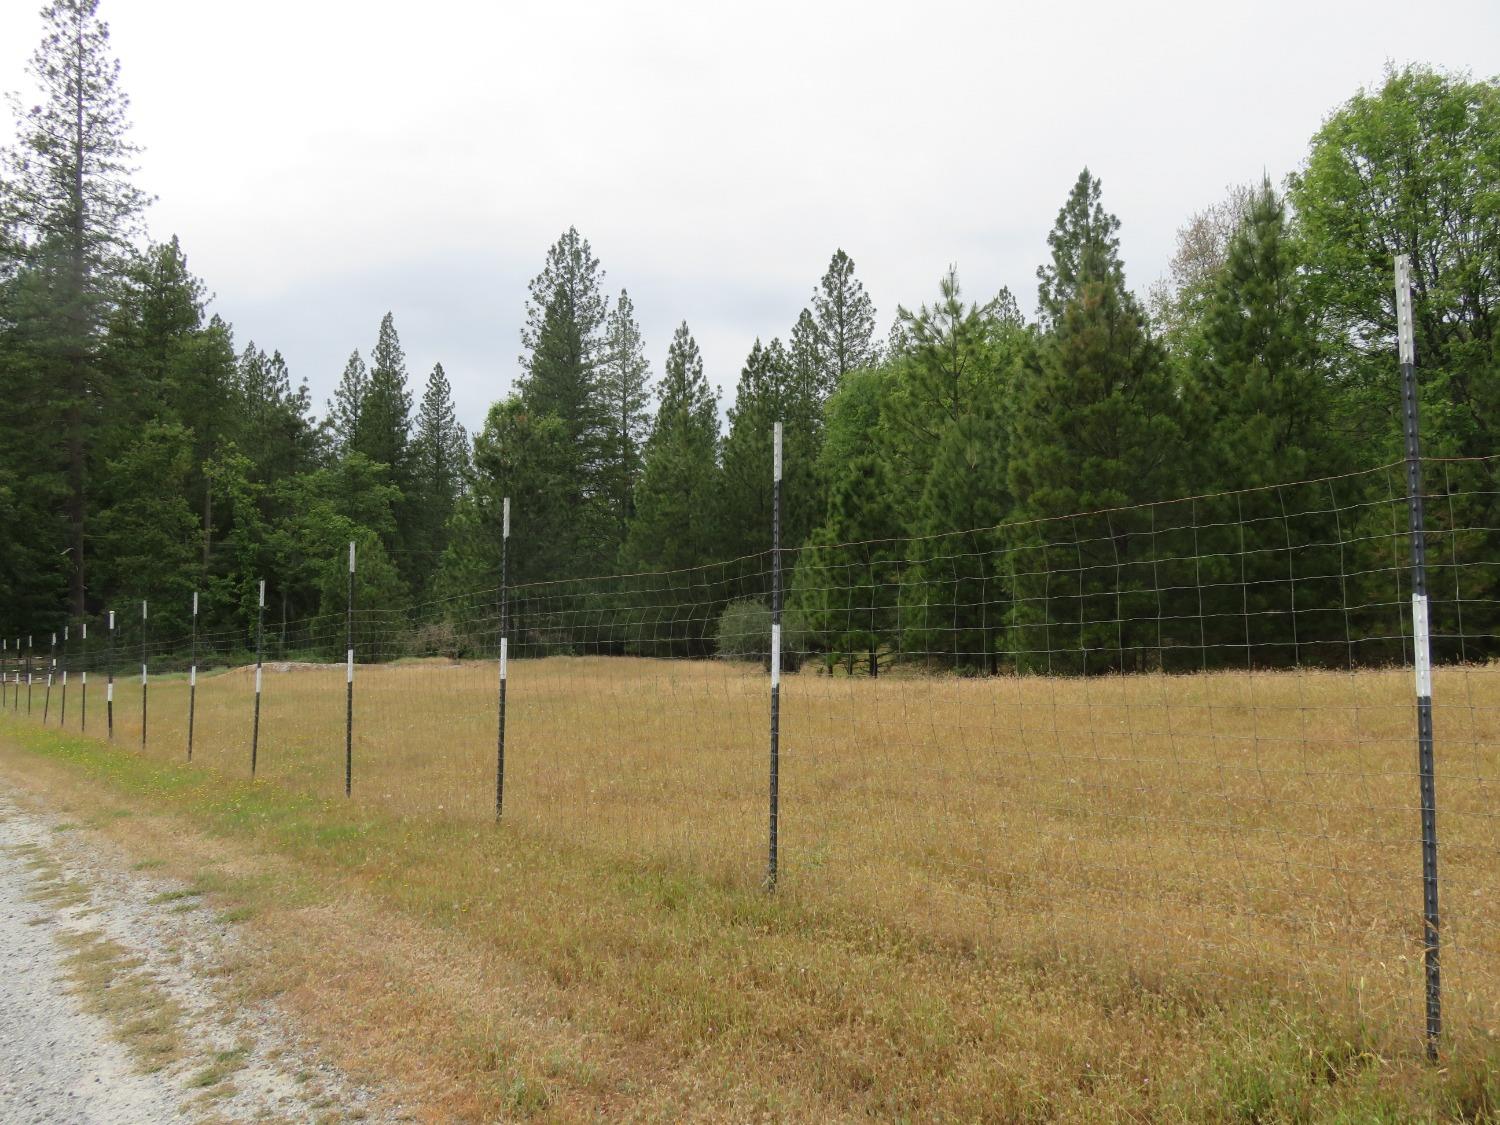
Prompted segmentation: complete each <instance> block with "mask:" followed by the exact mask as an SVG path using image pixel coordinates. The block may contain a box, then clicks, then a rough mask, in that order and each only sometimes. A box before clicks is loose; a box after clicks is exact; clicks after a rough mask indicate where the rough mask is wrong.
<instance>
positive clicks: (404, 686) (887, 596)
mask: <svg viewBox="0 0 1500 1125" xmlns="http://www.w3.org/2000/svg"><path fill="white" fill-rule="evenodd" d="M1424 469H1425V476H1424V479H1425V482H1426V491H1425V499H1426V508H1427V529H1426V535H1425V540H1424V542H1425V546H1426V550H1427V572H1428V577H1429V589H1428V594H1427V602H1426V615H1427V618H1428V622H1427V624H1428V628H1429V630H1430V642H1431V650H1432V658H1433V662H1434V670H1433V671H1432V673H1431V681H1432V686H1431V697H1432V710H1433V715H1432V722H1433V729H1434V731H1435V751H1436V753H1435V758H1436V771H1435V773H1436V794H1437V796H1436V806H1437V814H1438V818H1439V819H1438V826H1439V829H1440V832H1441V841H1442V853H1441V854H1442V863H1443V866H1442V882H1441V885H1442V888H1443V912H1442V921H1441V934H1442V957H1443V971H1444V981H1445V985H1446V988H1445V992H1444V998H1445V1003H1446V1012H1445V1016H1446V1030H1445V1034H1446V1035H1448V1036H1451V1037H1456V1038H1457V1039H1460V1040H1461V1039H1462V1037H1463V1036H1465V1035H1469V1034H1484V1035H1492V1034H1494V1029H1495V1027H1496V1026H1497V1023H1500V925H1497V923H1500V905H1497V904H1500V819H1497V811H1496V803H1495V796H1496V792H1497V787H1500V768H1497V767H1500V668H1497V666H1496V664H1495V663H1494V658H1495V656H1496V652H1497V649H1500V482H1497V469H1500V459H1480V460H1462V461H1457V460H1430V461H1427V462H1425V464H1424ZM1405 473H1406V465H1405V464H1404V463H1397V464H1393V465H1389V466H1384V467H1379V468H1375V469H1371V470H1368V471H1364V472H1358V473H1352V474H1347V475H1343V476H1338V477H1333V478H1327V479H1322V480H1315V481H1307V482H1300V483H1289V484H1282V485H1276V486H1269V487H1265V488H1257V489H1251V490H1246V491H1240V492H1231V493H1223V494H1217V495H1212V496H1198V497H1192V498H1187V499H1180V500H1172V501H1167V502H1163V503H1157V504H1148V505H1140V506H1135V507H1129V508H1120V509H1114V510H1109V511H1102V512H1095V513H1087V514H1078V515H1069V516H1064V517H1059V518H1056V519H1049V520H1040V521H1034V522H1029V523H1018V524H1009V525H1003V526H999V527H992V528H984V529H973V530H966V531H962V532H955V533H951V534H945V535H934V536H928V537H922V538H908V539H898V540H887V541H880V542H870V543H843V544H834V543H822V542H817V541H814V542H812V543H810V544H808V545H806V546H804V547H801V548H798V549H785V550H781V551H779V552H773V551H770V550H768V551H767V552H764V553H762V554H757V555H752V556H748V557H745V558H740V559H735V560H729V561H725V562H720V563H714V564H711V565H706V566H702V567H698V568H695V569H691V570H684V571H675V572H671V573H653V574H630V575H614V576H609V577H604V578H590V579H567V580H557V581H549V582H535V583H528V584H524V585H519V586H516V587H514V588H511V589H502V588H498V587H497V588H491V589H483V590H476V591H474V592H472V593H469V594H465V595H462V596H457V597H450V598H446V599H443V600H438V601H432V602H428V603H425V604H422V605H419V606H415V607H410V608H403V609H391V608H387V607H381V606H358V605H355V606H354V607H353V609H352V611H347V612H345V613H334V614H327V615H323V616H317V617H311V618H305V619H299V620H292V621H285V620H278V619H276V618H275V617H274V616H272V617H271V618H269V619H268V620H266V621H265V623H264V625H263V627H262V628H261V629H259V630H257V627H256V620H257V619H256V617H254V616H251V617H250V618H249V620H248V622H247V623H242V624H240V625H239V626H237V627H235V628H232V629H219V630H201V631H200V630H198V629H197V628H196V619H194V621H195V626H194V628H192V629H191V630H180V629H179V630H175V631H173V632H172V633H170V634H169V633H167V632H166V631H165V630H160V631H158V630H156V629H154V628H153V618H152V617H151V616H150V615H148V614H146V613H143V612H142V611H141V608H140V607H139V606H134V607H130V606H121V607H117V609H116V611H115V619H114V627H113V628H110V624H109V618H108V615H107V614H106V615H102V616H100V617H97V618H91V619H90V620H89V621H88V622H87V626H88V630H87V637H86V638H85V637H84V636H83V628H82V627H83V625H84V624H85V623H84V622H75V623H72V624H71V625H70V627H69V630H68V633H67V635H66V636H63V635H61V634H60V635H59V637H58V642H57V645H56V647H55V649H54V647H53V646H52V644H51V637H50V634H49V635H48V636H46V637H42V636H37V635H33V636H32V637H30V638H26V637H20V638H9V639H7V642H6V644H7V647H6V650H5V653H4V656H5V660H6V666H5V669H4V671H5V677H4V678H5V681H6V685H7V694H6V697H5V700H4V705H5V707H7V708H8V709H9V710H10V711H11V712H12V713H13V714H26V713H28V707H29V712H30V714H31V717H32V718H33V720H41V719H42V718H43V717H45V721H46V722H48V723H52V724H63V725H65V726H66V727H68V728H74V729H78V730H82V731H85V732H86V733H88V734H91V735H97V736H99V737H101V738H104V737H110V728H109V725H108V724H109V723H110V722H112V734H113V738H114V741H115V742H116V743H117V744H119V745H120V746H121V747H122V748H132V749H133V748H137V747H142V746H143V747H144V748H145V752H146V753H148V754H150V755H152V756H156V757H160V758H163V759H168V760H176V759H183V760H185V759H186V758H187V755H188V746H189V732H190V727H189V724H190V723H191V742H192V759H191V760H192V764H193V767H194V768H201V769H205V770H212V771H218V772H220V773H222V774H223V775H225V776H226V777H239V778H243V777H247V776H249V774H250V772H251V768H252V766H251V764H252V752H254V753H255V755H256V760H255V767H254V768H255V776H256V778H257V779H258V781H259V782H262V783H265V784H270V785H279V786H285V787H287V788H289V789H292V790H295V791H298V792H303V793H312V794H316V795H318V796H320V797H328V798H333V797H338V796H341V795H342V794H344V793H345V791H346V785H347V784H349V783H350V782H351V781H352V786H351V791H352V798H353V799H354V800H355V801H359V802H365V803H368V804H369V805H372V806H377V807H380V808H383V809H385V810H388V811H389V812H391V813H394V814H398V815H403V816H441V817H445V818H456V819H463V820H470V821H474V822H491V821H493V820H494V819H495V818H496V815H497V811H498V805H497V797H498V790H499V784H500V782H501V780H502V777H501V776H498V774H499V771H500V770H501V769H503V783H504V807H503V817H502V818H501V824H502V825H503V826H506V827H507V828H512V826H513V828H512V830H515V831H523V832H526V833H529V834H532V835H533V836H535V837H537V838H540V839H542V840H544V841H545V840H555V841H557V842H558V844H559V845H565V846H567V847H581V848H585V849H587V850H589V851H590V852H592V853H594V854H596V855H597V856H598V857H599V859H600V861H601V862H606V863H611V864H617V865H619V866H620V867H621V868H622V869H631V868H641V867H644V868H650V869H652V870H665V871H681V872H685V873H690V874H692V875H693V876H694V877H699V878H706V879H710V880H714V881H717V882H721V883H723V884H726V885H732V886H737V885H750V884H754V883H757V882H760V881H762V880H764V879H765V876H766V868H765V855H766V851H765V848H766V836H767V820H766V810H767V782H768V771H767V764H768V744H769V737H770V711H769V706H770V696H769V690H770V681H771V679H772V676H771V674H770V673H771V670H772V665H773V663H775V664H776V665H778V669H777V670H778V672H779V687H780V700H779V740H780V741H779V752H780V774H779V810H778V812H779V821H778V830H779V835H780V871H779V886H780V891H779V893H783V894H790V895H795V896H798V897H799V898H802V899H805V900H807V901H809V902H811V903H814V904H815V905H817V906H818V908H820V909H826V910H830V911H838V912H846V913H851V914H855V915H858V916H859V917H861V918H868V919H870V920H871V921H872V924H877V925H887V926H890V927H891V928H892V930H893V932H906V933H909V932H912V930H913V928H914V927H915V929H916V930H917V932H919V933H920V935H921V940H923V941H931V942H939V943H944V944H945V945H948V946H951V947H952V948H953V949H954V950H956V951H962V950H963V949H965V948H972V947H975V946H977V945H986V946H990V947H996V948H1003V949H1006V950H1008V951H1010V952H1011V953H1012V954H1013V955H1014V956H1015V957H1016V958H1018V959H1020V960H1022V961H1026V960H1027V959H1037V960H1040V959H1056V958H1063V959H1067V960H1069V961H1072V962H1074V963H1076V964H1079V965H1081V966H1085V967H1088V966H1096V965H1097V966H1098V967H1099V968H1100V970H1101V972H1102V971H1104V970H1105V969H1118V970H1120V971H1122V972H1125V973H1127V974H1128V977H1129V979H1132V980H1136V981H1139V982H1143V983H1144V984H1146V985H1148V986H1157V985H1160V986H1162V987H1168V986H1170V987H1183V988H1197V987H1201V988H1203V989H1207V990H1212V989H1214V988H1219V987H1223V986H1224V983H1225V982H1228V981H1233V982H1239V983H1240V984H1241V985H1243V986H1245V987H1252V988H1264V989H1267V990H1289V989H1299V990H1314V991H1315V994H1316V995H1317V996H1318V997H1319V999H1320V1002H1324V1003H1327V1004H1330V1005H1344V1006H1348V1007H1351V1008H1353V1009H1356V1010H1358V1011H1359V1012H1360V1013H1361V1014H1363V1015H1366V1016H1368V1017H1369V1018H1371V1019H1380V1020H1388V1021H1389V1022H1391V1023H1392V1024H1393V1025H1400V1026H1403V1027H1405V1028H1407V1029H1409V1030H1410V1031H1411V1033H1412V1036H1413V1038H1414V1039H1415V1038H1417V1037H1418V1033H1419V1031H1420V1024H1419V1022H1418V1021H1416V1020H1415V1019H1414V1018H1412V1016H1411V1013H1412V1011H1413V1005H1414V1001H1415V998H1417V997H1420V996H1421V995H1422V989H1423V987H1424V986H1423V979H1424V964H1423V960H1424V952H1425V951H1426V949H1427V947H1428V942H1427V941H1426V940H1425V938H1424V933H1425V930H1424V925H1425V923H1424V897H1423V882H1422V877H1423V872H1422V863H1421V857H1422V845H1423V832H1422V822H1421V813H1422V803H1421V797H1420V788H1421V786H1420V784H1419V782H1420V780H1421V778H1420V776H1419V775H1420V764H1419V757H1418V753H1417V739H1416V726H1415V719H1414V705H1413V699H1414V691H1413V667H1414V662H1415V660H1416V648H1415V647H1414V645H1415V634H1414V627H1415V626H1416V625H1417V624H1418V622H1416V621H1415V620H1414V603H1413V600H1412V589H1411V580H1412V572H1411V566H1410V563H1409V557H1408V553H1407V552H1408V547H1409V538H1410V535H1409V526H1408V507H1409V505H1408V497H1407V492H1406V478H1405ZM508 549H509V550H510V551H512V552H516V553H518V554H519V553H521V552H524V551H525V549H526V544H525V529H524V526H518V527H517V528H516V530H515V537H514V539H513V541H512V542H510V543H509V544H508ZM778 561H779V563H780V566H781V571H782V574H783V576H784V579H785V599H784V601H785V604H784V607H783V609H782V613H781V616H780V621H779V625H780V629H779V644H773V641H772V637H773V631H772V618H773V605H772V594H773V584H774V569H775V567H774V564H775V563H776V562H778ZM268 580H269V581H268V586H269V589H270V590H271V591H272V602H273V604H274V594H275V589H276V581H275V578H274V576H268ZM253 597H254V595H253V594H252V595H251V598H252V599H253ZM252 604H253V600H252ZM502 614H503V618H502ZM502 620H503V628H502ZM257 640H259V653H260V659H261V662H262V665H263V673H262V678H261V680H260V683H261V689H260V692H259V694H260V700H259V703H258V707H259V718H258V723H259V727H258V732H257V731H256V729H255V723H256V721H257V720H256V717H255V716H256V707H257V701H256V695H257V691H256V683H257V672H256V663H257ZM502 641H503V644H504V648H505V650H506V652H505V659H504V661H503V662H502V659H501V650H502ZM351 650H352V651H351ZM502 664H503V666H502ZM64 673H67V675H68V677H69V680H68V697H67V701H66V708H65V709H64V705H63V699H62V678H63V674H64ZM85 674H87V677H88V679H87V685H86V688H85V685H84V682H83V679H82V677H83V676H84V675H85ZM502 675H503V676H504V677H505V682H507V685H508V687H507V696H506V698H505V704H504V706H505V710H504V712H503V713H504V726H503V728H502V727H501V725H500V723H501V719H500V715H501V710H500V706H501V704H500V695H499V687H500V684H501V682H502V681H501V676H502ZM351 677H352V682H353V684H354V687H353V689H352V691H351V689H350V687H349V684H350V682H351ZM111 678H112V680H113V685H112V688H111V686H110V680H111ZM44 679H45V680H46V681H48V682H50V685H51V686H50V688H49V687H48V686H47V685H46V684H45V683H44V682H43V681H44ZM148 688H149V693H148ZM85 690H86V691H87V692H88V693H89V694H88V696H87V710H86V711H85V706H84V695H83V693H84V691H85ZM49 692H50V694H47V693H49ZM105 692H110V693H111V695H112V699H111V702H112V708H111V711H112V717H111V718H109V719H107V712H106V708H105V706H104V705H103V704H104V702H105V700H104V693H105ZM351 698H352V728H351V726H350V725H349V721H350V715H351V702H350V701H351ZM502 729H503V738H504V754H503V757H501V756H500V755H499V754H497V749H498V742H499V739H500V737H501V732H502ZM501 830H506V829H504V828H503V829H501Z"/></svg>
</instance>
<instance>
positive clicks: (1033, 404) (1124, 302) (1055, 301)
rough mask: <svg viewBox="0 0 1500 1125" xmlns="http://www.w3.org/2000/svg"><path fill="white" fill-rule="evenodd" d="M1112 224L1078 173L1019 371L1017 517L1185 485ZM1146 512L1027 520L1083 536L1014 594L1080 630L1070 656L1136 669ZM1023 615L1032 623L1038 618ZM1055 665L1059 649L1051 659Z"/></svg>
mask: <svg viewBox="0 0 1500 1125" xmlns="http://www.w3.org/2000/svg"><path fill="white" fill-rule="evenodd" d="M1118 229H1119V221H1118V220H1117V219H1116V218H1115V217H1114V216H1113V215H1110V214H1107V213H1106V212H1104V210H1103V208H1102V206H1101V205H1100V203H1099V184H1098V181H1096V180H1094V179H1093V178H1092V177H1090V176H1089V175H1088V173H1087V172H1086V171H1085V173H1084V175H1083V176H1082V177H1081V178H1080V179H1079V181H1078V183H1077V185H1075V187H1074V189H1073V192H1072V194H1071V196H1070V197H1069V200H1068V203H1067V204H1066V205H1065V206H1064V207H1063V209H1062V210H1061V212H1060V213H1059V214H1058V219H1057V225H1056V226H1055V227H1054V228H1053V231H1052V234H1051V235H1050V236H1049V239H1048V241H1049V242H1050V244H1051V246H1052V264H1051V265H1050V266H1049V267H1044V268H1043V269H1042V270H1040V271H1038V275H1039V277H1040V280H1041V284H1040V286H1039V303H1040V306H1041V309H1042V313H1043V316H1044V317H1045V318H1046V320H1047V324H1048V329H1049V330H1048V331H1047V332H1046V334H1045V335H1044V336H1043V337H1042V340H1041V343H1040V347H1039V349H1038V352H1037V354H1036V356H1035V358H1034V359H1032V360H1030V361H1029V362H1028V363H1027V364H1026V367H1025V369H1024V371H1023V373H1022V375H1021V376H1020V378H1019V379H1018V381H1017V382H1018V385H1017V390H1016V400H1017V401H1016V408H1015V415H1014V424H1013V433H1014V436H1013V440H1012V444H1011V458H1010V481H1011V487H1012V490H1013V491H1014V493H1015V496H1016V498H1017V503H1018V515H1020V516H1021V517H1023V518H1024V519H1028V520H1032V521H1043V520H1046V519H1048V518H1049V517H1059V516H1064V515H1067V514H1070V513H1077V512H1091V511H1100V510H1104V509H1114V508H1120V507H1124V506H1128V505H1132V504H1136V503H1139V502H1142V501H1152V500H1160V499H1165V498H1170V497H1171V496H1173V495H1175V494H1176V493H1177V491H1178V488H1179V483H1180V482H1179V477H1178V468H1179V465H1180V462H1181V448H1182V440H1183V430H1182V427H1181V424H1180V417H1179V415H1180V404H1179V401H1178V395H1177V388H1176V386H1175V385H1174V381H1173V379H1172V375H1171V370H1170V367H1169V366H1168V364H1167V363H1166V361H1165V356H1164V354H1163V352H1162V350H1161V348H1160V347H1159V346H1158V345H1157V344H1156V342H1155V341H1153V340H1152V339H1151V337H1150V335H1149V333H1148V331H1147V326H1146V318H1145V315H1144V313H1143V312H1142V310H1141V308H1140V306H1139V304H1138V303H1137V302H1136V300H1135V298H1134V296H1132V294H1131V293H1130V292H1129V291H1128V290H1127V289H1126V288H1125V280H1124V268H1123V266H1122V265H1121V263H1120V260H1119V256H1118V253H1117V250H1118V238H1117V236H1116V232H1117V231H1118ZM1146 515H1149V513H1144V514H1143V513H1141V512H1135V513H1122V514H1120V515H1118V516H1116V517H1113V518H1111V517H1109V516H1103V517H1100V518H1099V519H1096V520H1091V521H1079V522H1075V523H1073V524H1071V525H1067V526H1059V525H1056V524H1046V523H1042V522H1033V523H1031V524H1030V525H1029V533H1030V534H1032V535H1034V536H1042V537H1045V536H1049V535H1054V534H1066V535H1068V536H1073V535H1076V536H1077V537H1078V539H1079V542H1078V543H1077V544H1070V546H1072V547H1073V548H1074V557H1075V558H1076V571H1075V570H1074V569H1069V571H1068V572H1067V573H1066V574H1063V575H1060V581H1058V582H1056V583H1053V584H1051V585H1048V584H1047V583H1046V581H1045V576H1042V578H1040V579H1033V580H1032V582H1033V584H1037V583H1040V584H1041V588H1040V589H1037V590H1033V589H1030V588H1027V589H1025V590H1020V591H1017V603H1018V605H1019V606H1021V607H1023V609H1022V610H1018V612H1022V611H1023V610H1024V611H1025V612H1030V611H1032V610H1035V611H1036V612H1038V613H1041V614H1042V615H1043V621H1042V623H1043V624H1046V623H1047V622H1051V623H1054V624H1057V625H1059V626H1061V625H1062V623H1064V622H1066V623H1068V627H1069V628H1070V629H1072V630H1074V632H1073V633H1072V634H1071V636H1070V644H1071V642H1072V640H1075V639H1076V651H1074V652H1073V654H1072V655H1071V656H1069V657H1068V658H1067V660H1068V661H1070V662H1071V663H1068V664H1067V666H1068V667H1072V668H1074V669H1076V670H1086V671H1100V670H1104V669H1107V668H1113V669H1120V668H1122V667H1126V666H1132V667H1133V666H1134V665H1133V664H1132V661H1135V660H1137V658H1138V657H1140V656H1141V654H1142V653H1143V652H1144V651H1145V650H1144V648H1143V647H1142V646H1141V645H1140V644H1139V643H1137V641H1138V638H1135V637H1133V636H1127V635H1126V626H1125V624H1122V622H1124V623H1135V624H1136V625H1137V626H1139V627H1140V628H1145V627H1146V626H1145V622H1146V620H1147V619H1148V618H1147V615H1148V610H1149V612H1150V614H1153V615H1154V613H1155V610H1156V605H1155V603H1154V602H1151V603H1150V605H1149V606H1147V605H1146V604H1145V603H1142V604H1141V605H1139V606H1137V605H1135V604H1134V603H1132V602H1131V601H1130V600H1129V598H1127V597H1126V596H1125V591H1124V590H1123V589H1122V586H1127V585H1128V586H1130V588H1131V589H1135V588H1137V587H1140V586H1141V585H1142V584H1143V583H1144V581H1145V579H1144V578H1143V577H1142V575H1141V571H1140V570H1139V568H1134V567H1133V566H1132V563H1133V562H1134V556H1135V554H1136V553H1138V552H1140V551H1141V550H1143V549H1144V548H1143V546H1142V544H1143V543H1144V544H1149V542H1150V538H1149V536H1148V535H1145V534H1143V533H1139V534H1132V532H1140V529H1138V528H1133V527H1131V526H1128V524H1129V522H1130V521H1131V520H1133V519H1137V518H1144V517H1145V516H1146ZM1020 546H1021V547H1023V548H1028V547H1032V546H1040V545H1039V544H1031V543H1022V544H1020ZM1067 584H1072V588H1073V589H1074V590H1076V591H1077V593H1076V595H1070V596H1069V597H1068V598H1064V597H1062V596H1060V595H1058V594H1057V593H1056V591H1057V590H1058V589H1059V588H1062V587H1063V586H1065V585H1067ZM1137 611H1138V612H1137ZM1018 624H1019V625H1021V626H1024V627H1027V628H1030V627H1032V626H1034V625H1036V624H1037V622H1035V621H1031V620H1026V621H1019V622H1018ZM1017 647H1021V648H1025V647H1029V646H1026V645H1019V646H1017ZM1045 647H1046V648H1048V649H1049V650H1050V649H1052V648H1054V647H1058V645H1057V643H1055V642H1049V643H1048V644H1047V645H1046V646H1045ZM1063 663H1064V660H1063V657H1062V656H1061V655H1059V656H1058V657H1057V659H1056V660H1055V661H1054V663H1053V665H1052V666H1053V668H1054V669H1057V668H1058V667H1060V666H1062V665H1063Z"/></svg>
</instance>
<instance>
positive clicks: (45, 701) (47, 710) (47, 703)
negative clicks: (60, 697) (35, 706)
mask: <svg viewBox="0 0 1500 1125" xmlns="http://www.w3.org/2000/svg"><path fill="white" fill-rule="evenodd" d="M56 669H57V634H56V633H53V634H52V649H51V651H50V652H49V653H48V655H47V690H46V692H45V693H43V695H42V722H43V723H46V721H47V716H48V715H50V714H52V675H53V673H54V672H55V671H56Z"/></svg>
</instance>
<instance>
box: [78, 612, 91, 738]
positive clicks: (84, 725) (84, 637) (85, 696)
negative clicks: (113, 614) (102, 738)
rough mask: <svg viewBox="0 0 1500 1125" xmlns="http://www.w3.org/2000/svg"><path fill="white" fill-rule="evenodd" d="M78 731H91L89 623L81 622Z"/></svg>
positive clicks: (79, 628)
mask: <svg viewBox="0 0 1500 1125" xmlns="http://www.w3.org/2000/svg"><path fill="white" fill-rule="evenodd" d="M78 633H79V649H78V729H79V730H82V731H86V730H88V729H89V623H88V622H87V621H82V622H79V625H78Z"/></svg>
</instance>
